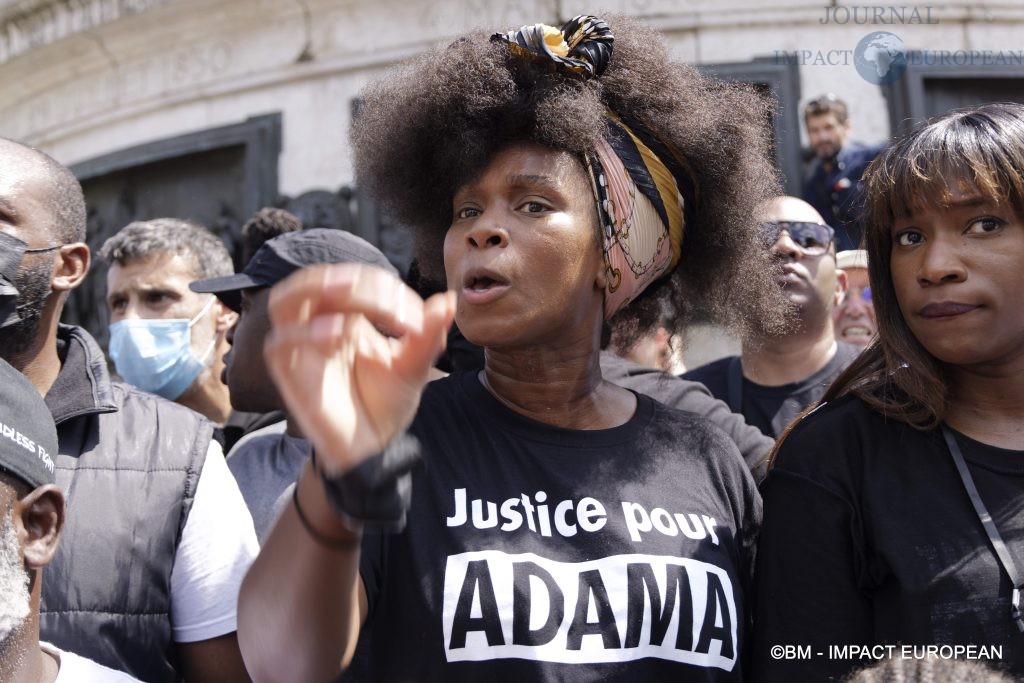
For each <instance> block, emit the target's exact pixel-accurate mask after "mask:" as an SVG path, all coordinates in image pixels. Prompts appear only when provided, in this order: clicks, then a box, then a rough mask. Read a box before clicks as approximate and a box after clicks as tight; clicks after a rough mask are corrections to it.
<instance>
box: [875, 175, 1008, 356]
mask: <svg viewBox="0 0 1024 683" xmlns="http://www.w3.org/2000/svg"><path fill="white" fill-rule="evenodd" d="M950 192H951V203H950V205H949V206H948V207H939V206H927V207H922V208H920V209H919V210H917V211H915V212H914V213H913V214H912V215H910V216H907V217H905V218H902V219H897V220H896V222H895V223H894V224H893V226H892V242H893V244H892V264H891V273H892V279H893V285H894V287H895V289H896V298H897V300H898V303H899V307H900V311H901V312H902V313H903V318H904V319H905V320H906V321H907V325H908V326H909V327H910V330H911V332H913V334H914V336H915V337H917V339H918V341H920V342H921V344H922V345H923V346H924V347H925V349H927V350H928V352H929V353H931V354H932V355H933V356H935V357H936V358H938V359H939V360H940V361H942V362H944V363H948V364H950V365H956V366H967V365H977V364H986V365H988V364H997V365H998V364H1004V363H1008V362H1012V361H1014V360H1019V359H1020V358H1022V357H1024V221H1022V219H1021V217H1020V216H1017V215H1015V214H1014V212H1013V210H1012V208H1010V207H1009V206H1006V205H1005V204H996V203H995V202H994V201H992V200H990V199H986V198H984V197H982V196H981V195H980V194H978V193H976V192H975V191H973V190H968V191H965V190H964V189H963V188H960V187H958V183H956V182H953V183H951V184H950Z"/></svg>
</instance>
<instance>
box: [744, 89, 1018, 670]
mask: <svg viewBox="0 0 1024 683" xmlns="http://www.w3.org/2000/svg"><path fill="white" fill-rule="evenodd" d="M865 188H866V191H865V200H866V219H867V250H868V256H869V258H868V263H869V269H870V278H871V290H872V294H873V298H874V302H875V309H876V312H877V315H878V327H879V330H878V331H879V335H878V339H877V341H876V342H874V343H873V344H872V345H871V346H870V347H868V349H867V350H866V351H865V352H864V353H863V354H862V355H861V356H860V357H859V358H858V359H857V360H856V361H854V363H853V364H852V365H851V366H850V367H849V368H848V369H847V371H846V372H845V373H844V374H843V375H841V376H840V377H839V378H838V379H837V380H836V382H835V383H834V384H833V385H832V387H830V389H829V391H828V393H827V394H826V396H825V398H824V400H823V403H822V405H821V406H820V407H819V408H817V409H816V410H814V411H813V412H811V413H810V414H808V415H807V416H806V417H804V418H803V419H802V420H800V421H798V422H797V423H796V424H795V425H794V426H793V427H792V428H791V429H790V431H789V432H788V434H787V435H785V436H784V437H783V439H782V440H781V441H780V444H779V445H778V446H777V447H776V458H775V461H774V464H773V467H772V469H771V470H770V472H769V475H768V478H767V479H766V480H765V483H764V484H763V486H762V493H763V495H764V506H765V524H764V527H763V529H762V535H761V539H760V545H759V548H758V567H757V575H756V591H757V600H756V605H755V657H754V660H755V679H757V680H766V681H783V680H785V681H791V680H826V679H828V680H838V679H840V678H842V677H843V676H844V675H845V674H847V673H848V672H849V671H850V670H851V669H853V668H856V667H859V666H863V665H865V664H867V663H869V662H871V661H873V660H874V659H877V658H878V657H880V656H894V657H900V656H903V657H922V656H924V654H926V653H927V652H928V648H927V646H948V647H943V648H942V649H940V650H938V652H939V654H940V656H942V655H943V653H945V656H947V657H948V656H956V657H958V658H961V659H980V660H982V661H985V662H986V663H988V664H990V665H992V666H993V667H995V668H999V669H1003V670H1006V671H1008V672H1009V673H1012V674H1014V675H1016V676H1021V675H1024V617H1022V613H1021V607H1022V605H1021V596H1020V589H1021V588H1024V583H1022V582H1024V106H1021V105H1018V104H997V105H988V106H984V107H980V108H977V109H974V110H970V111H960V112H954V113H950V114H947V115H945V116H943V117H941V118H939V119H937V120H935V121H934V122H932V123H930V124H928V125H925V126H923V127H920V128H919V129H917V130H916V131H914V132H912V133H910V134H909V135H907V136H906V137H904V138H903V139H902V140H900V141H899V142H897V143H895V144H893V145H892V146H891V147H890V148H889V149H888V150H886V151H885V152H883V154H882V155H881V156H880V157H879V158H878V159H876V160H875V162H874V163H873V164H872V165H871V167H870V168H869V169H868V172H867V174H866V176H865ZM780 605H785V609H780ZM776 645H798V646H810V652H811V657H810V658H809V659H803V660H786V659H784V658H779V657H778V654H779V650H777V649H776V650H773V646H776ZM846 646H856V648H863V647H864V646H868V647H870V646H882V647H875V648H874V649H873V650H870V651H869V652H870V654H868V655H866V656H867V657H868V659H864V658H863V657H864V656H865V655H864V654H863V652H864V651H863V649H854V650H851V649H850V648H848V647H846ZM887 646H892V647H891V648H889V647H887ZM837 648H839V649H837ZM955 648H959V649H955ZM819 653H820V654H819Z"/></svg>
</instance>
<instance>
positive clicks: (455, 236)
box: [444, 143, 604, 348]
mask: <svg viewBox="0 0 1024 683" xmlns="http://www.w3.org/2000/svg"><path fill="white" fill-rule="evenodd" d="M452 208H453V211H452V216H453V217H452V225H451V227H450V228H449V229H448V234H447V235H446V236H445V241H444V262H445V272H446V274H447V277H448V286H449V288H451V289H454V290H455V291H456V292H457V293H458V307H457V310H456V318H455V319H456V322H457V323H458V325H459V329H461V330H462V332H463V334H464V335H465V336H466V338H467V339H469V340H470V341H472V342H473V343H475V344H478V345H481V346H485V347H489V348H500V347H522V346H530V345H536V344H550V343H556V344H557V343H559V342H563V343H564V342H568V341H569V340H570V339H573V338H579V336H580V335H581V334H582V335H591V336H592V335H593V333H594V330H595V329H600V323H601V320H602V315H603V311H602V307H603V302H604V262H603V259H602V257H601V249H600V246H599V245H598V242H597V236H596V235H597V231H596V224H597V217H596V216H597V210H596V207H595V204H594V198H593V193H592V191H591V188H590V180H589V178H588V177H587V174H586V171H585V170H584V169H583V167H582V166H581V165H580V163H579V162H578V161H577V160H576V159H575V158H574V157H572V156H571V155H570V154H568V153H567V152H559V151H554V150H551V149H549V148H546V147H542V146H540V145H537V144H533V143H516V144H513V145H510V146H508V147H506V148H505V149H503V150H502V151H500V152H499V153H498V154H496V155H495V156H494V158H493V159H492V160H491V162H490V163H489V164H488V165H487V167H486V168H484V170H483V172H482V173H481V174H480V175H479V176H478V177H477V178H475V179H474V180H472V181H471V182H469V183H468V184H466V185H464V186H463V187H461V188H459V190H458V191H457V192H456V193H455V197H454V198H453V207H452ZM595 326H596V327H595Z"/></svg>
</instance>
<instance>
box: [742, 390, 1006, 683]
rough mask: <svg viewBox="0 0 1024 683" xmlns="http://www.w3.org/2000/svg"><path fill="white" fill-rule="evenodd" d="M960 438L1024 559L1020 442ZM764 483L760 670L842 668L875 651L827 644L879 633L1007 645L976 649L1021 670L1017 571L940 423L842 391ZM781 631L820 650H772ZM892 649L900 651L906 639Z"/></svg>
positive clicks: (771, 677)
mask: <svg viewBox="0 0 1024 683" xmlns="http://www.w3.org/2000/svg"><path fill="white" fill-rule="evenodd" d="M957 441H958V443H959V444H960V448H961V449H962V451H963V454H964V458H965V460H967V463H968V469H969V470H970V472H971V475H972V476H973V477H974V481H975V484H976V485H977V487H978V491H979V492H980V494H981V497H982V499H983V500H984V502H985V505H986V507H987V508H988V511H989V513H991V515H992V518H993V519H994V520H995V523H996V525H997V526H998V528H999V531H1000V533H1001V535H1002V537H1003V540H1004V541H1006V544H1007V546H1008V548H1009V551H1010V554H1011V555H1012V556H1013V557H1014V558H1015V559H1016V561H1017V562H1018V564H1019V565H1024V503H1022V500H1024V496H1022V495H1021V494H1022V492H1024V452H1021V451H1008V450H1004V449H1001V448H995V447H992V446H988V445H985V444H982V443H978V442H977V441H974V440H972V439H969V438H967V437H965V436H963V435H960V434H958V435H957ZM762 492H763V493H764V501H765V523H764V527H763V529H762V533H761V540H760V545H759V548H758V567H757V569H758V571H757V584H756V593H757V595H756V598H757V600H756V607H755V613H754V619H755V653H754V658H753V663H754V667H753V670H754V672H755V676H754V680H758V681H760V680H765V681H799V680H826V679H827V678H829V677H831V678H832V679H833V680H838V679H840V678H841V677H842V676H844V675H845V674H846V673H848V672H849V671H850V670H852V669H854V668H859V667H863V666H867V665H869V664H871V663H872V662H873V661H874V660H873V659H872V658H862V653H858V655H857V656H855V657H853V658H851V657H850V656H849V655H850V654H851V653H850V652H849V651H847V652H846V653H843V652H842V651H837V650H834V649H829V648H830V647H842V646H848V645H857V646H870V645H876V644H883V645H887V644H893V645H896V644H900V645H906V646H909V647H911V648H912V647H913V646H925V645H932V644H935V645H950V646H957V645H960V646H969V645H974V646H987V647H991V646H995V647H1001V648H1002V651H1001V653H998V652H996V651H992V652H991V653H990V654H993V655H999V654H1001V656H997V657H993V658H992V659H991V660H989V659H987V658H986V657H985V654H984V653H981V652H976V653H975V657H976V658H980V659H981V660H982V661H983V663H985V664H988V665H993V666H997V667H1005V668H1008V669H1009V670H1010V671H1011V672H1013V673H1014V674H1015V675H1017V676H1020V675H1022V674H1024V634H1022V633H1020V632H1018V630H1017V627H1016V626H1015V625H1014V623H1013V622H1012V621H1011V619H1010V598H1011V592H1012V586H1011V584H1010V580H1009V578H1008V577H1007V576H1006V574H1005V573H1004V572H1003V571H1002V570H1001V569H1000V565H999V562H998V560H997V558H996V555H995V552H994V551H993V549H992V547H991V545H990V543H989V540H988V537H987V536H986V535H985V531H984V528H983V527H982V525H981V522H980V521H979V519H978V516H977V514H976V513H975V511H974V508H973V507H972V505H971V501H970V498H969V497H968V495H967V493H966V491H965V489H964V486H963V483H962V482H961V480H960V477H959V475H958V474H957V471H956V466H955V465H954V463H953V459H952V457H951V456H950V454H949V450H948V449H947V447H946V444H945V442H944V440H943V437H942V433H941V431H939V430H933V431H930V432H922V431H919V430H916V429H913V428H911V427H909V426H908V425H906V424H903V423H901V422H896V421H894V420H891V419H890V420H886V419H885V418H884V417H883V416H882V415H881V414H879V413H876V412H874V411H872V410H870V409H869V408H868V407H867V406H866V405H865V404H864V403H863V402H862V401H861V400H860V399H858V398H855V397H845V398H842V399H840V400H838V401H835V402H833V403H830V404H827V405H824V406H822V407H821V408H819V409H818V410H817V411H815V412H813V413H811V414H810V415H809V416H807V417H806V418H805V419H804V420H803V422H801V423H800V424H799V425H798V426H797V427H796V428H795V429H794V430H793V432H792V433H791V434H790V436H789V437H788V438H787V439H786V441H785V442H784V444H783V445H782V447H781V450H780V452H779V455H778V458H777V460H776V463H775V466H774V467H773V468H772V470H771V471H770V472H769V473H768V478H767V479H766V480H765V482H764V484H763V486H762ZM774 645H781V646H786V645H791V646H807V645H809V646H810V652H811V654H812V656H811V657H810V658H808V659H799V658H782V659H775V658H773V656H772V651H771V647H772V646H774ZM817 653H821V655H820V656H819V655H818V654H817ZM882 653H883V652H882V649H881V648H879V649H876V650H875V652H874V653H873V654H875V655H878V654H882ZM917 653H918V654H923V653H924V650H920V649H919V650H918V651H917ZM776 654H777V653H776ZM886 654H888V652H886ZM893 654H894V655H895V656H897V657H899V656H904V655H903V650H902V649H901V648H900V647H896V648H895V649H894V650H893ZM908 654H910V655H911V656H913V655H914V654H915V651H914V650H913V649H910V650H909V651H908ZM960 657H961V658H966V657H967V653H966V652H963V653H961V655H960Z"/></svg>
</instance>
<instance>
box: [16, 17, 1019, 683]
mask: <svg viewBox="0 0 1024 683" xmlns="http://www.w3.org/2000/svg"><path fill="white" fill-rule="evenodd" d="M772 106H773V105H772V104H771V102H770V101H769V100H767V99H766V98H765V97H763V96H762V95H760V94H758V93H757V92H756V91H754V90H753V89H748V88H745V87H743V86H739V85H736V84H726V83H723V82H720V81H716V80H714V79H711V78H709V77H706V76H702V75H700V74H698V73H697V72H696V71H695V70H694V69H692V68H690V67H687V66H685V65H682V64H679V63H675V62H673V61H672V60H671V59H670V57H669V54H668V51H667V49H666V48H665V46H664V44H663V42H662V39H661V38H660V37H659V36H658V35H657V34H656V33H655V32H653V31H652V30H650V29H648V28H646V27H643V26H641V25H639V24H636V23H634V22H633V21H630V20H627V19H624V18H620V17H615V18H609V19H608V21H604V20H602V19H601V18H597V17H593V16H586V15H583V16H579V17H575V18H574V19H572V20H571V21H569V22H567V23H566V24H565V25H564V26H562V27H560V28H554V27H550V26H545V25H542V24H537V25H534V26H526V27H523V28H521V29H519V30H512V31H509V32H507V33H495V34H478V33H474V34H470V35H467V36H464V37H462V38H460V39H459V40H457V41H455V42H453V43H451V44H449V45H446V46H443V47H439V48H436V49H434V50H431V51H429V52H428V53H426V54H424V55H422V56H421V57H419V58H416V59H414V60H412V61H411V62H409V63H407V64H405V65H403V66H401V67H399V68H397V69H395V70H393V71H391V72H389V73H388V74H386V75H385V76H383V77H381V78H380V79H379V80H378V81H376V82H375V83H373V84H371V85H370V86H369V87H368V88H367V89H366V91H365V92H364V95H363V99H362V106H361V109H360V116H359V118H358V121H357V123H356V125H355V126H354V127H353V129H352V131H351V136H350V142H351V146H352V151H353V155H354V168H355V171H356V174H357V179H358V183H359V186H360V188H361V191H363V192H365V193H367V194H368V195H369V196H372V197H374V198H375V199H376V200H377V201H378V202H380V204H381V206H382V207H383V209H384V210H386V211H387V212H388V213H389V215H391V216H393V217H394V219H395V220H397V221H399V222H400V223H401V224H403V225H405V226H407V227H408V228H409V229H410V231H411V233H412V234H413V235H414V236H415V239H416V243H417V257H416V261H415V263H414V267H413V268H411V269H410V271H409V273H408V275H407V277H406V278H405V280H404V281H403V279H402V277H401V275H400V273H399V272H398V271H397V270H396V269H395V267H394V266H393V265H392V264H390V263H389V262H388V260H387V258H386V257H385V256H384V255H383V254H382V253H381V252H380V251H379V250H378V249H377V248H376V247H374V246H373V245H372V244H370V243H368V242H366V241H365V240H363V239H361V238H359V237H357V236H355V235H352V234H349V233H347V232H344V231H341V230H330V229H322V228H317V227H314V226H303V225H302V224H301V222H300V221H299V220H298V219H297V218H295V217H294V216H292V215H291V214H289V213H288V212H286V211H283V210H280V209H272V208H267V209H263V210H261V211H260V212H258V213H257V214H256V215H254V216H253V217H252V218H251V219H250V220H249V221H248V222H247V223H246V225H245V226H244V228H243V230H242V236H243V242H244V249H243V251H244V253H243V255H242V263H243V264H244V265H243V267H242V268H241V269H240V270H239V271H238V272H235V269H234V266H233V262H232V258H231V254H230V253H229V252H228V251H227V249H226V248H225V246H224V245H223V244H222V243H221V242H220V240H218V239H217V238H216V237H215V236H214V235H213V234H211V233H210V232H209V231H208V230H206V229H205V228H204V227H203V226H201V225H199V224H196V223H194V222H191V221H189V220H184V219H179V218H159V219H153V220H146V221H138V222H133V223H131V224H129V225H127V226H125V227H124V228H123V229H121V230H120V231H119V232H118V233H117V234H115V235H114V236H112V237H111V238H110V239H108V240H107V241H106V243H105V244H104V245H103V246H102V248H101V249H100V250H99V257H100V258H102V259H103V260H104V261H105V262H106V263H107V264H108V266H109V269H108V272H107V288H106V289H107V295H106V300H105V306H106V308H107V312H108V314H109V320H110V328H109V332H110V334H109V344H108V347H107V349H106V352H104V350H103V349H102V348H101V347H100V345H99V344H98V343H97V342H96V341H95V340H94V339H93V337H92V336H91V335H90V334H89V333H88V332H87V331H86V330H84V329H82V328H80V327H77V326H72V325H65V324H62V323H61V322H60V319H61V312H62V308H63V305H64V302H65V300H66V298H67V296H68V295H69V293H70V292H71V291H73V290H74V289H75V288H76V287H78V286H79V285H81V283H82V282H83V281H84V280H85V278H86V277H88V274H89V270H90V262H91V259H92V254H91V251H90V249H89V247H88V246H87V245H86V240H85V237H86V234H85V231H86V209H85V202H84V199H83V196H82V191H81V187H80V186H79V184H78V182H77V181H76V179H75V177H74V176H73V174H72V173H71V172H70V171H69V170H68V169H67V168H65V167H64V166H62V165H60V164H59V163H57V162H56V161H54V160H53V159H52V158H51V157H49V156H48V155H47V154H45V153H44V152H42V151H39V150H36V149H33V148H31V147H29V146H26V145H24V144H21V143H19V142H15V141H12V140H6V139H3V138H0V359H2V360H0V510H2V513H3V515H2V518H0V586H2V587H0V680H2V681H11V682H12V683H13V682H17V683H21V682H31V683H36V682H37V681H40V682H41V681H46V682H49V681H60V682H61V683H72V682H79V681H87V682H88V681H96V682H105V681H111V682H120V681H131V680H142V681H147V682H148V681H160V682H162V681H168V682H173V681H180V680H184V681H188V682H189V683H192V682H197V681H198V682H205V681H210V682H213V681H217V682H220V681H227V682H230V681H249V680H254V681H329V680H334V679H337V680H340V681H417V680H423V681H479V680H486V679H491V680H525V681H534V680H537V681H565V680H573V681H584V680H587V681H590V680H593V681H598V680H599V681H613V680H623V681H624V680H702V681H703V680H707V681H712V680H750V681H793V680H800V681H802V680H808V681H812V680H842V679H844V678H845V677H847V676H849V675H851V674H853V675H855V676H857V677H858V679H859V680H926V679H927V680H940V679H942V678H945V677H947V676H948V677H956V676H959V677H961V678H960V679H959V680H993V681H997V680H1008V678H1007V677H1010V676H1024V614H1022V612H1021V604H1020V590H1021V588H1024V573H1022V572H1024V506H1022V505H1021V501H1022V500H1024V497H1022V494H1024V488H1022V484H1024V381H1022V380H1024V298H1022V297H1020V296H1019V294H1018V292H1019V290H1020V289H1021V288H1022V286H1024V267H1022V266H1024V105H1017V104H993V105H986V106H982V107H977V108H974V109H970V110H964V111H957V112H951V113H949V114H946V115H944V116H941V117H939V118H937V119H935V120H933V121H931V122H928V123H926V124H922V125H921V126H919V127H918V128H916V129H915V130H913V131H912V132H910V133H908V134H907V135H905V136H904V137H902V138H900V139H898V140H896V141H894V142H893V143H891V144H889V145H888V146H884V147H867V146H862V145H856V144H854V143H851V142H850V141H849V133H850V124H849V117H848V113H847V108H846V105H845V104H844V103H843V102H842V101H841V100H840V99H839V98H837V97H836V96H834V95H826V96H822V97H819V98H815V99H814V100H812V101H811V102H810V103H809V104H808V105H807V107H806V109H805V123H806V126H807V131H808V137H809V140H810V143H811V146H812V148H813V150H814V153H815V157H816V158H815V159H814V160H813V161H812V165H811V169H810V171H809V175H808V178H807V182H806V185H805V193H804V197H803V198H798V197H789V196H783V195H782V194H781V191H780V183H779V177H778V173H777V171H776V169H775V168H774V165H773V163H772V161H771V158H770V155H769V151H770V148H771V136H770V134H769V131H768V130H767V128H766V126H765V124H764V122H765V121H768V120H770V116H769V113H770V112H771V110H772ZM737 112H743V116H737ZM97 303H98V305H99V302H97ZM698 322H700V323H703V322H713V323H716V324H719V325H721V326H723V327H724V328H725V329H728V330H730V331H732V332H734V333H735V334H737V335H738V336H739V337H740V338H741V339H742V346H741V351H740V353H739V355H736V356H729V357H725V358H721V359H719V360H717V361H714V362H712V363H710V364H707V365H704V366H702V367H695V368H691V369H689V371H688V372H685V373H683V374H680V372H681V370H682V369H681V368H680V367H678V366H673V365H672V363H671V359H672V357H673V356H674V353H675V349H674V348H673V345H674V344H677V343H678V341H674V340H679V339H685V337H686V332H687V330H688V329H690V328H691V327H692V326H693V325H694V324H696V323H698ZM637 361H640V362H637ZM110 366H112V367H113V369H114V370H115V371H116V373H112V372H111V370H110ZM908 648H909V649H908ZM883 660H884V661H883ZM870 665H876V666H870ZM936 677H938V678H936Z"/></svg>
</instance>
